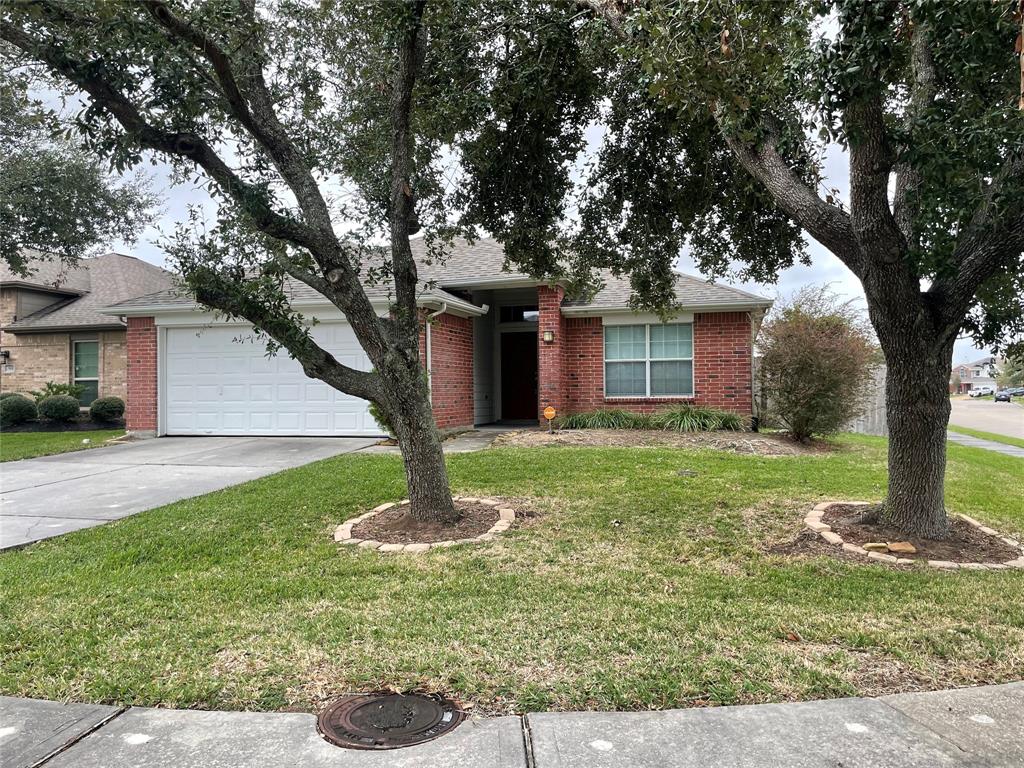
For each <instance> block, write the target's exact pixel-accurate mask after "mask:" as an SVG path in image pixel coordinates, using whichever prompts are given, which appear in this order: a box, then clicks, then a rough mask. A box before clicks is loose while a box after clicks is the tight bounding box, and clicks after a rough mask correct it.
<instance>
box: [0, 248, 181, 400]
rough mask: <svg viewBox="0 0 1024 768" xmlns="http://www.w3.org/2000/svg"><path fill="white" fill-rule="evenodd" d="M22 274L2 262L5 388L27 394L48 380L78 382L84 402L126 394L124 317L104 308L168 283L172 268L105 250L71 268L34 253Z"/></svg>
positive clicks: (0, 365) (0, 353)
mask: <svg viewBox="0 0 1024 768" xmlns="http://www.w3.org/2000/svg"><path fill="white" fill-rule="evenodd" d="M29 270H30V273H29V275H28V276H27V277H22V276H21V275H17V274H15V273H13V272H12V271H11V270H10V269H9V267H8V266H7V265H6V264H0V391H2V392H29V391H31V390H36V389H40V388H41V387H43V385H45V384H46V382H48V381H54V382H57V383H61V384H68V383H71V384H78V385H80V386H81V387H82V388H83V393H82V396H81V402H82V404H83V405H88V404H89V403H91V402H92V401H93V400H95V399H96V398H97V397H105V396H109V395H116V396H117V397H121V398H124V397H126V396H127V391H128V390H127V387H128V380H127V378H128V374H127V367H128V366H127V362H128V359H127V343H126V338H125V336H126V330H125V329H126V323H125V321H124V319H122V318H120V317H117V316H111V315H107V314H101V313H100V311H99V310H100V309H101V308H103V307H106V306H109V305H110V304H116V303H117V302H119V301H125V300H126V299H131V298H134V297H136V296H141V295H143V294H147V293H153V292H154V291H161V290H165V289H167V288H170V287H171V286H172V284H173V278H172V276H171V274H170V273H169V272H166V271H164V270H163V269H160V268H159V267H156V266H153V265H152V264H147V263H146V262H144V261H140V260H139V259H136V258H134V257H132V256H125V255H123V254H120V253H107V254H104V255H102V256H96V257H94V258H88V259H82V260H81V261H80V262H79V263H78V265H77V266H76V267H75V268H68V267H67V266H65V265H63V264H61V263H60V261H59V260H56V259H44V258H42V255H41V254H32V258H31V259H30V261H29Z"/></svg>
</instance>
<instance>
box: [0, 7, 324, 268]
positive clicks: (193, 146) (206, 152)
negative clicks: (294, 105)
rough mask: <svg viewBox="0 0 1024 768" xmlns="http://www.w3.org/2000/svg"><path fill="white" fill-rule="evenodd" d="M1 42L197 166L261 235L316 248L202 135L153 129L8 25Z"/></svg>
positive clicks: (95, 79)
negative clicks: (33, 58)
mask: <svg viewBox="0 0 1024 768" xmlns="http://www.w3.org/2000/svg"><path fill="white" fill-rule="evenodd" d="M0 39H3V40H6V41H7V42H9V43H10V44H11V45H14V46H15V47H16V48H18V49H19V50H21V51H23V52H24V53H26V54H28V55H30V56H33V55H34V56H38V57H39V58H40V59H41V60H42V61H44V62H45V63H46V64H47V65H48V66H50V67H51V68H52V69H54V70H56V71H57V72H60V73H61V74H62V75H63V76H64V77H66V78H67V79H68V80H70V81H71V82H72V83H74V84H75V85H76V86H78V87H79V88H81V89H82V90H83V91H85V92H86V93H87V94H89V96H90V97H91V98H92V100H93V101H94V102H95V103H97V104H98V105H100V106H101V107H103V108H104V109H105V110H106V111H107V112H109V113H110V114H111V115H113V117H114V118H115V119H116V120H117V121H118V122H119V123H120V124H121V127H122V128H124V129H125V131H127V132H128V133H129V134H131V135H132V136H133V137H134V138H135V140H136V141H138V143H139V144H140V146H142V147H145V148H147V149H154V150H157V151H159V152H164V153H165V154H169V155H175V156H178V157H183V158H187V159H189V160H191V161H192V162H194V163H196V164H197V165H199V166H200V167H201V168H203V170H205V171H206V172H207V173H208V174H209V175H210V178H212V179H213V180H214V181H215V182H216V183H217V185H218V186H219V187H220V188H221V189H222V190H223V191H224V192H225V194H227V195H228V196H229V197H230V198H231V199H232V200H234V201H235V202H236V203H237V204H238V205H239V207H240V208H241V209H242V210H243V211H245V212H246V214H247V215H248V216H249V217H250V218H251V219H252V221H253V223H254V224H256V226H257V227H258V228H259V229H260V231H262V232H264V233H266V234H268V235H270V236H271V237H275V238H277V239H279V240H285V241H287V242H290V243H293V244H295V245H298V246H300V247H303V248H311V247H312V246H313V245H314V244H315V237H314V235H313V233H312V232H311V231H310V229H309V228H308V227H307V226H306V225H305V224H303V223H302V222H299V221H296V220H295V219H292V218H290V217H288V216H284V215H282V214H280V213H278V212H276V211H274V210H273V209H272V208H271V207H270V204H269V202H268V201H267V199H266V196H265V194H264V193H263V191H262V190H259V189H257V188H256V187H253V186H251V185H249V184H247V183H246V182H245V181H243V180H242V179H241V178H240V177H239V176H238V175H237V174H236V173H235V172H234V171H233V170H231V168H230V167H229V166H228V165H227V163H225V162H224V161H223V160H221V158H220V157H219V156H218V155H217V153H216V152H214V151H213V149H212V148H211V147H210V145H209V144H208V143H206V141H204V140H203V138H202V137H200V136H198V135H196V134H194V133H182V132H172V131H165V130H162V129H159V128H155V127H154V126H152V125H150V124H149V123H147V122H146V120H145V119H144V118H143V117H142V115H141V113H140V112H139V110H138V109H137V108H136V107H135V105H134V104H132V103H131V102H129V101H128V99H126V98H125V97H124V96H123V95H122V94H121V93H120V92H118V91H117V90H115V89H114V88H113V87H112V86H110V85H109V84H108V83H107V82H106V81H104V80H102V79H101V78H100V77H99V76H97V75H95V74H90V70H91V69H92V68H90V67H89V66H88V65H86V64H84V63H82V62H78V61H75V60H73V59H71V58H70V57H69V56H67V55H66V54H64V52H63V51H61V50H59V49H58V48H56V47H54V46H51V45H47V44H46V43H44V42H43V41H41V40H38V39H36V38H33V37H31V36H30V35H28V34H26V33H25V32H24V31H22V30H21V29H19V28H17V27H15V26H13V25H12V24H9V23H8V22H6V21H5V22H3V23H2V24H0Z"/></svg>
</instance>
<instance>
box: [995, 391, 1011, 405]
mask: <svg viewBox="0 0 1024 768" xmlns="http://www.w3.org/2000/svg"><path fill="white" fill-rule="evenodd" d="M1010 392H1011V390H1009V389H1001V390H999V391H998V392H996V402H997V403H1008V402H1010V397H1011V395H1010Z"/></svg>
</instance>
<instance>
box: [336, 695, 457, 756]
mask: <svg viewBox="0 0 1024 768" xmlns="http://www.w3.org/2000/svg"><path fill="white" fill-rule="evenodd" d="M463 716H464V715H463V712H462V710H461V709H460V708H459V706H458V705H457V704H456V703H455V702H454V701H450V700H448V699H445V698H443V697H440V696H420V695H409V696H406V695H402V694H399V693H370V694H363V695H359V696H346V697H345V698H343V699H339V700H338V701H336V702H334V703H333V704H332V705H331V706H329V707H328V708H327V709H325V710H324V711H323V712H322V713H321V714H320V718H319V721H318V722H317V727H318V728H319V730H320V733H321V734H322V735H323V737H324V738H325V739H327V740H328V741H329V742H331V743H332V744H336V745H337V746H339V747H346V748H348V749H398V748H400V747H411V746H412V745H414V744H422V743H423V742H425V741H430V740H431V739H436V738H437V737H438V736H441V735H443V734H445V733H447V732H448V731H450V730H452V729H453V728H455V726H457V725H458V724H459V723H461V722H462V719H463Z"/></svg>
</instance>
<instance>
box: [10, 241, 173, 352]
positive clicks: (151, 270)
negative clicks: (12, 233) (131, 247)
mask: <svg viewBox="0 0 1024 768" xmlns="http://www.w3.org/2000/svg"><path fill="white" fill-rule="evenodd" d="M31 267H32V274H31V275H30V276H29V277H28V278H21V277H19V276H17V275H13V274H12V273H11V272H10V271H9V270H8V269H6V267H3V268H0V283H10V284H15V285H19V284H20V285H22V286H33V287H37V288H39V289H40V290H57V291H65V290H74V291H77V292H79V293H80V294H81V295H78V296H70V297H68V298H67V299H65V300H64V301H60V302H58V303H55V304H52V305H50V306H49V307H44V308H43V309H41V310H39V311H38V312H34V313H33V314H31V315H27V316H25V317H22V318H19V319H18V320H16V321H15V322H13V323H10V324H9V325H8V326H7V327H6V328H5V329H4V330H7V331H12V332H18V331H37V330H38V331H42V330H47V329H69V330H72V329H74V328H94V327H97V326H99V327H103V326H123V325H124V324H123V323H121V322H120V321H119V320H117V319H116V318H114V317H112V316H111V315H107V314H103V313H101V312H100V310H101V309H103V308H105V307H108V306H110V305H111V304H116V303H118V302H121V301H124V300H125V299H130V298H133V297H135V296H140V295H144V294H151V293H153V292H154V291H158V290H162V289H169V288H170V287H171V286H172V285H173V282H174V276H173V275H172V274H171V273H170V272H167V271H166V270H163V269H160V267H157V266H154V265H153V264H149V263H147V262H145V261H141V260H140V259H136V258H135V257H133V256H125V255H124V254H120V253H107V254H103V255H102V256H94V257H92V258H89V259H82V260H81V261H80V262H79V263H78V266H77V267H76V268H75V269H73V270H68V269H66V268H62V267H61V265H60V264H59V262H56V261H54V260H41V259H37V260H35V261H33V262H32V263H31Z"/></svg>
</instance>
